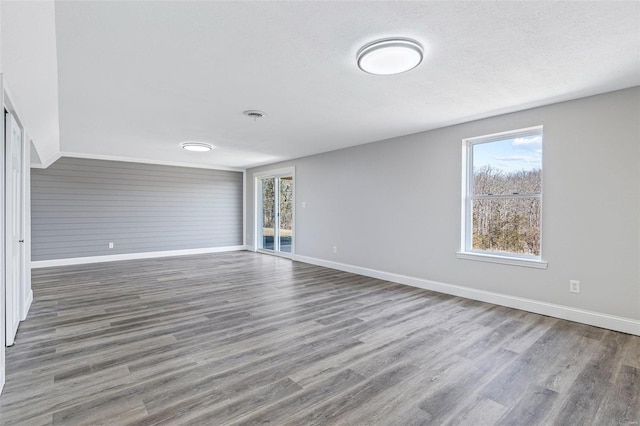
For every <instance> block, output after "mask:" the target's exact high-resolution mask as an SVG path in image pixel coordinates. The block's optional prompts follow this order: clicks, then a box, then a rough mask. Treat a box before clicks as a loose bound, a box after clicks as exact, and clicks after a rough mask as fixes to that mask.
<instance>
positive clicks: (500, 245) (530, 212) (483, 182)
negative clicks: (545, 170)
mask: <svg viewBox="0 0 640 426" xmlns="http://www.w3.org/2000/svg"><path fill="white" fill-rule="evenodd" d="M473 181H474V188H473V194H474V195H484V196H491V195H508V194H521V195H522V197H518V198H482V199H475V200H474V201H473V242H472V244H473V248H474V249H476V250H485V251H494V252H508V253H517V254H533V255H536V256H537V255H540V198H538V197H531V196H526V195H527V194H528V195H532V194H539V193H540V192H541V187H542V171H541V170H540V169H537V170H521V171H517V172H511V173H505V172H503V171H501V170H498V169H494V168H491V167H490V166H485V167H482V168H480V169H477V170H474V173H473Z"/></svg>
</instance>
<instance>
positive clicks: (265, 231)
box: [261, 178, 276, 250]
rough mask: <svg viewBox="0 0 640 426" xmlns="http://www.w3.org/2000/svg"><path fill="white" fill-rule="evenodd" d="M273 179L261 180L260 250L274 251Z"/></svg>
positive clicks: (274, 211)
mask: <svg viewBox="0 0 640 426" xmlns="http://www.w3.org/2000/svg"><path fill="white" fill-rule="evenodd" d="M275 182H276V179H275V178H266V179H262V240H261V248H262V249H265V250H273V249H274V234H275V233H274V230H275V227H274V224H275V219H276V203H275V197H276V194H275Z"/></svg>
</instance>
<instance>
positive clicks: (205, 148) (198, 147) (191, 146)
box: [180, 142, 213, 152]
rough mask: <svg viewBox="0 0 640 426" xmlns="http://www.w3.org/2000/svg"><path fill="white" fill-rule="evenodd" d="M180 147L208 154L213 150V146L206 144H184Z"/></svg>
mask: <svg viewBox="0 0 640 426" xmlns="http://www.w3.org/2000/svg"><path fill="white" fill-rule="evenodd" d="M180 146H181V147H182V148H183V149H186V150H187V151H195V152H206V151H211V150H212V149H213V145H210V144H208V143H204V142H182V143H181V144H180Z"/></svg>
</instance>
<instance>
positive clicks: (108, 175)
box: [31, 157, 242, 261]
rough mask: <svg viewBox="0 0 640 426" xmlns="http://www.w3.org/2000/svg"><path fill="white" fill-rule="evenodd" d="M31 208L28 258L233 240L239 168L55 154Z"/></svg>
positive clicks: (37, 173) (34, 176)
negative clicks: (163, 163) (150, 162)
mask: <svg viewBox="0 0 640 426" xmlns="http://www.w3.org/2000/svg"><path fill="white" fill-rule="evenodd" d="M31 209H32V211H31V215H32V216H31V220H32V222H31V223H32V224H31V226H32V252H31V255H32V260H34V261H39V260H50V259H67V258H76V257H86V256H102V255H117V254H128V253H144V252H155V251H167V250H182V249H198V248H210V247H227V246H237V245H241V244H242V172H235V171H223V170H209V169H196V168H186V167H173V166H161V165H153V164H141V163H129V162H120V161H105V160H88V159H80V158H66V157H63V158H61V159H59V160H58V161H56V162H55V163H54V164H53V165H51V166H50V167H49V168H47V169H32V170H31ZM109 242H113V243H114V248H112V249H109V248H108V246H109Z"/></svg>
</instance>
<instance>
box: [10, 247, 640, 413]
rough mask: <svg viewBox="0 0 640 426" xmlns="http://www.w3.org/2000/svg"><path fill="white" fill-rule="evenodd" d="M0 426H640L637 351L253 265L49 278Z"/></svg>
mask: <svg viewBox="0 0 640 426" xmlns="http://www.w3.org/2000/svg"><path fill="white" fill-rule="evenodd" d="M33 288H34V294H35V300H34V303H33V306H32V308H31V312H30V314H29V317H28V319H27V320H26V321H25V322H23V323H22V325H21V326H20V329H19V332H18V336H17V340H16V344H15V346H13V347H11V348H8V349H7V368H8V376H7V382H6V386H5V390H4V394H3V395H2V397H0V423H2V424H24V425H30V426H31V425H34V426H37V425H48V424H65V425H66V424H68V425H75V424H89V425H96V424H109V425H118V424H132V425H151V424H194V425H222V424H224V425H232V424H234V425H235V424H247V425H250V424H263V423H269V424H274V425H307V424H344V425H365V424H366V425H420V424H434V425H440V424H451V425H461V424H468V425H492V424H505V425H515V424H540V425H547V424H558V425H589V424H593V425H617V424H627V425H633V424H635V425H637V424H638V422H639V420H640V337H637V336H630V335H627V334H622V333H617V332H613V331H608V330H604V329H600V328H595V327H590V326H586V325H582V324H577V323H572V322H568V321H563V320H559V319H555V318H549V317H545V316H541V315H536V314H532V313H527V312H523V311H518V310H514V309H508V308H504V307H499V306H495V305H490V304H486V303H480V302H475V301H471V300H466V299H462V298H459V297H453V296H447V295H443V294H439V293H434V292H430V291H425V290H420V289H415V288H411V287H405V286H402V285H398V284H393V283H389V282H385V281H380V280H375V279H371V278H366V277H361V276H358V275H353V274H348V273H344V272H339V271H334V270H330V269H325V268H321V267H316V266H311V265H307V264H303V263H295V262H291V261H289V260H286V259H281V258H276V257H272V256H267V255H260V254H255V253H249V252H235V253H224V254H214V255H198V256H189V257H176V258H165V259H152V260H141V261H126V262H114V263H103V264H93V265H82V266H73V267H59V268H49V269H39V270H34V272H33Z"/></svg>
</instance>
